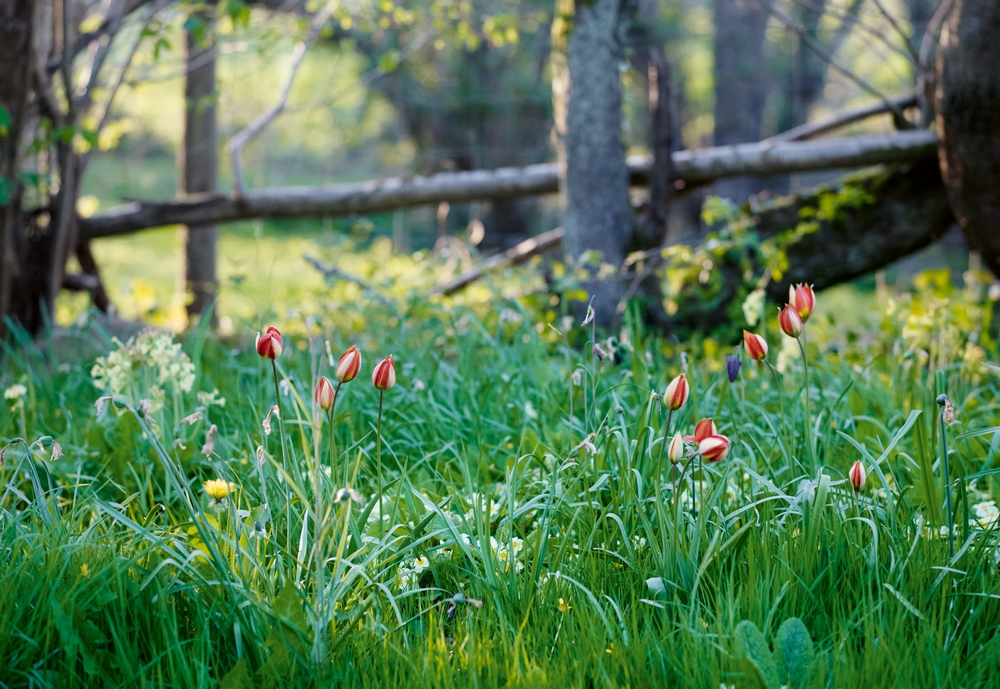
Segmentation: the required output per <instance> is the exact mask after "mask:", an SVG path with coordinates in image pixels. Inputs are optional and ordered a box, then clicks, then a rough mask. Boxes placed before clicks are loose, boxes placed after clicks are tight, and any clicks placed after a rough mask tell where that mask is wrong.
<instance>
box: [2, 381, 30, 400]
mask: <svg viewBox="0 0 1000 689" xmlns="http://www.w3.org/2000/svg"><path fill="white" fill-rule="evenodd" d="M27 394H28V388H26V387H24V386H23V385H21V384H20V383H15V384H14V385H11V386H10V387H9V388H7V389H6V390H4V391H3V398H4V399H5V400H9V401H10V402H12V403H13V404H14V406H17V404H18V403H19V402H20V400H21V398H22V397H24V396H25V395H27Z"/></svg>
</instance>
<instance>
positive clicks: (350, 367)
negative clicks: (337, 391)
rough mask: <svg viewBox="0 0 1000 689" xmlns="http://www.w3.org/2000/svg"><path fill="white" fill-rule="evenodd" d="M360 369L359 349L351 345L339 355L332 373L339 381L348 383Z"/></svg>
mask: <svg viewBox="0 0 1000 689" xmlns="http://www.w3.org/2000/svg"><path fill="white" fill-rule="evenodd" d="M360 370H361V350H359V349H358V348H357V347H356V346H354V345H351V347H350V349H348V350H347V351H346V352H344V353H343V354H341V355H340V359H339V360H338V361H337V368H336V369H334V372H333V375H334V376H335V377H336V379H337V380H338V381H339V382H341V383H350V382H351V381H352V380H354V378H355V376H357V375H358V371H360Z"/></svg>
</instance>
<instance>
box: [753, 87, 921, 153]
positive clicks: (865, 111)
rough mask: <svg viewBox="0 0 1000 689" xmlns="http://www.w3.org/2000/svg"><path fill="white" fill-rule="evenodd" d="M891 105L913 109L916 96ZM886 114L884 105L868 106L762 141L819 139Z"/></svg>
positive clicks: (804, 125)
mask: <svg viewBox="0 0 1000 689" xmlns="http://www.w3.org/2000/svg"><path fill="white" fill-rule="evenodd" d="M893 103H894V104H895V105H896V107H898V108H899V109H900V110H905V109H906V108H912V107H915V106H916V105H917V94H915V93H913V94H910V95H909V96H903V97H902V98H897V99H895V100H894V101H893ZM887 112H892V110H891V109H890V108H889V107H888V106H886V105H885V104H884V103H878V104H876V105H868V106H866V107H863V108H857V109H855V110H845V111H843V112H838V113H834V114H833V115H830V117H827V118H825V119H822V120H816V121H815V122H806V123H805V124H801V125H799V126H798V127H793V128H791V129H789V130H788V131H785V132H782V133H780V134H775V135H774V136H772V137H770V138H768V139H764V141H765V142H771V143H778V142H781V141H807V140H809V139H815V138H817V137H820V136H822V135H823V134H829V133H830V132H832V131H835V130H837V129H840V128H841V127H846V126H848V125H851V124H854V123H855V122H861V121H862V120H866V119H868V118H869V117H875V116H876V115H882V114H885V113H887Z"/></svg>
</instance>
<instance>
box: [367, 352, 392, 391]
mask: <svg viewBox="0 0 1000 689" xmlns="http://www.w3.org/2000/svg"><path fill="white" fill-rule="evenodd" d="M372 383H373V384H374V385H375V387H376V388H378V389H379V390H381V391H382V392H385V391H386V390H388V389H389V388H391V387H392V386H393V385H395V384H396V364H395V363H393V361H392V354H390V355H389V356H387V357H386V358H384V359H382V361H380V362H378V364H376V366H375V370H374V371H372Z"/></svg>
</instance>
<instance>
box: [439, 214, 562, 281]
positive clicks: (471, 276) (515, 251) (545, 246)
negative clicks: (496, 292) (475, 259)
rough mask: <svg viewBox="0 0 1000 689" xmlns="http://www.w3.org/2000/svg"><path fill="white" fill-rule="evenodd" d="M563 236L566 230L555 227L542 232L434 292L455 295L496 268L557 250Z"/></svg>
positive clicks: (514, 264) (522, 261) (519, 263)
mask: <svg viewBox="0 0 1000 689" xmlns="http://www.w3.org/2000/svg"><path fill="white" fill-rule="evenodd" d="M564 236H566V230H564V229H563V228H561V227H557V228H556V229H554V230H549V231H548V232H543V233H542V234H540V235H538V236H537V237H532V238H531V239H526V240H525V241H523V242H521V243H519V244H515V245H514V246H512V247H511V248H510V249H507V251H504V252H502V253H499V254H497V255H496V256H491V257H490V258H488V259H486V260H485V261H483V262H482V263H480V264H479V265H477V266H473V267H472V268H470V269H469V270H467V271H465V272H464V273H462V274H461V275H459V276H458V277H456V278H455V279H454V280H452V281H450V282H449V283H448V284H446V285H443V286H442V287H440V288H438V289H437V290H435V292H436V293H438V294H443V295H445V296H446V297H447V296H450V295H452V294H455V293H456V292H459V291H461V290H463V289H465V288H466V287H468V286H469V285H471V284H472V283H473V282H475V281H476V280H478V279H479V278H481V277H483V275H485V274H486V273H488V272H490V271H492V270H496V269H497V268H506V267H508V266H517V265H521V264H522V263H524V262H526V261H528V260H529V259H531V258H532V257H533V256H538V255H540V254H544V253H546V252H548V251H552V250H553V249H556V248H558V247H559V246H561V245H562V240H563V237H564Z"/></svg>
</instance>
